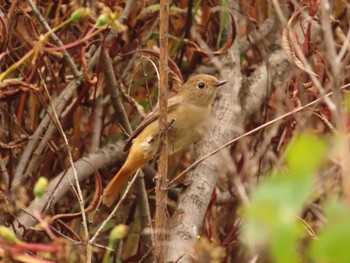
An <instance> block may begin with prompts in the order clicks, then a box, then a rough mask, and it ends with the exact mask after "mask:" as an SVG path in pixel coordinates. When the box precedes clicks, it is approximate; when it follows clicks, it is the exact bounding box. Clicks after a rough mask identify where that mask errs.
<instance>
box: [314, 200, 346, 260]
mask: <svg viewBox="0 0 350 263" xmlns="http://www.w3.org/2000/svg"><path fill="white" fill-rule="evenodd" d="M325 214H326V216H327V219H328V222H327V225H326V226H325V228H324V229H323V230H322V231H321V233H320V235H319V237H318V239H317V240H315V241H314V242H313V243H312V244H311V247H310V254H311V255H312V258H313V259H315V262H322V263H348V262H350V249H349V244H350V224H349V223H350V210H349V208H348V207H346V206H345V204H343V203H340V202H337V203H336V202H332V203H329V204H328V205H327V206H326V208H325Z"/></svg>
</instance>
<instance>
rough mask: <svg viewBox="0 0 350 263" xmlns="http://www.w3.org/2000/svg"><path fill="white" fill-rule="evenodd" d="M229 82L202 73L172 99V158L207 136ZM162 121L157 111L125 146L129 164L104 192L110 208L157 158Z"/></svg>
mask: <svg viewBox="0 0 350 263" xmlns="http://www.w3.org/2000/svg"><path fill="white" fill-rule="evenodd" d="M227 82H228V81H226V80H222V81H219V80H218V79H217V78H216V77H214V76H211V75H206V74H199V75H196V76H194V77H192V78H190V79H189V80H188V81H187V82H186V83H185V84H183V86H182V87H181V88H180V89H179V92H178V93H177V94H176V95H175V96H173V97H171V98H170V99H169V100H168V106H167V119H168V120H170V121H171V124H170V125H169V128H168V131H167V136H168V155H171V154H173V153H176V152H178V151H181V150H183V149H186V148H188V147H189V146H190V145H191V144H193V143H194V142H195V141H197V140H198V139H199V138H200V137H201V136H202V135H203V134H204V133H205V130H206V128H207V126H208V125H209V123H210V113H211V107H212V104H213V102H214V99H215V97H216V94H217V92H218V88H219V87H220V86H222V85H224V84H225V83H227ZM158 118H159V109H158V108H156V109H155V110H154V111H153V112H151V113H150V114H149V115H148V116H147V117H146V118H145V119H144V120H143V121H142V122H141V123H140V124H139V126H137V128H136V129H135V130H134V132H133V133H132V134H131V135H130V137H129V138H128V140H127V142H126V144H125V147H124V152H128V156H127V158H126V161H125V162H124V164H123V166H122V167H121V168H120V170H119V171H118V173H117V174H116V175H115V176H114V177H113V179H112V180H111V181H110V182H109V183H108V185H107V187H106V188H105V190H104V192H103V203H104V204H105V205H107V206H108V207H110V206H111V205H112V204H113V203H114V202H115V201H116V199H117V198H118V196H119V194H120V192H121V190H122V189H123V186H124V185H125V184H126V182H127V181H128V178H129V177H130V176H131V175H132V174H133V173H135V172H136V171H137V170H138V169H140V168H142V167H143V166H144V165H146V164H147V163H148V162H149V161H151V160H152V159H153V158H154V155H155V154H156V152H157V149H158V141H159V129H158Z"/></svg>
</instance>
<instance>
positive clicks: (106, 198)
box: [103, 151, 148, 207]
mask: <svg viewBox="0 0 350 263" xmlns="http://www.w3.org/2000/svg"><path fill="white" fill-rule="evenodd" d="M147 162H148V160H145V159H144V158H143V152H140V153H138V151H131V152H130V154H129V156H128V158H127V160H126V161H125V163H124V165H123V167H122V168H121V169H120V170H119V172H118V173H117V174H116V175H115V176H114V177H113V179H112V181H110V182H109V183H108V185H107V187H106V188H105V190H104V192H103V203H104V204H105V205H106V206H108V207H110V206H111V205H112V204H113V203H114V202H115V200H116V199H117V198H118V195H119V194H120V192H121V191H122V189H123V187H124V185H125V183H126V182H127V181H128V178H129V177H130V176H131V175H132V174H133V173H134V172H136V171H137V170H138V169H140V168H142V166H144V165H145V164H146V163H147Z"/></svg>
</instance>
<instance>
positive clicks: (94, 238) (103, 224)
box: [89, 169, 140, 246]
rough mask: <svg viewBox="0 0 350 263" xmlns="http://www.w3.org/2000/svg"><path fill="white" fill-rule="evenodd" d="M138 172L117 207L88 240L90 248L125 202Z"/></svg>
mask: <svg viewBox="0 0 350 263" xmlns="http://www.w3.org/2000/svg"><path fill="white" fill-rule="evenodd" d="M139 172H140V169H139V170H138V171H137V172H136V174H135V175H134V177H133V178H132V180H131V181H130V182H129V184H128V186H127V187H126V190H125V192H124V194H123V195H122V197H121V198H120V200H119V202H118V203H117V205H116V206H115V207H114V209H113V211H112V213H110V215H109V216H108V217H107V218H106V219H105V220H104V221H103V222H102V224H101V225H100V227H99V228H98V229H97V231H96V233H95V235H94V236H93V237H92V238H91V239H90V240H89V244H90V245H91V246H94V245H95V241H96V238H97V237H98V236H99V235H100V233H101V231H102V230H103V229H104V227H105V226H106V225H107V223H108V222H109V221H110V220H111V219H112V218H113V217H114V216H115V214H116V213H117V211H118V209H119V206H120V205H121V203H122V202H123V201H124V200H125V198H126V196H127V194H128V193H129V191H130V189H131V187H132V186H133V184H134V182H135V181H136V178H137V177H138V175H139Z"/></svg>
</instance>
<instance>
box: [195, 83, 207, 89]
mask: <svg viewBox="0 0 350 263" xmlns="http://www.w3.org/2000/svg"><path fill="white" fill-rule="evenodd" d="M197 87H198V88H200V89H204V88H205V84H204V83H203V82H199V83H198V85H197Z"/></svg>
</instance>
